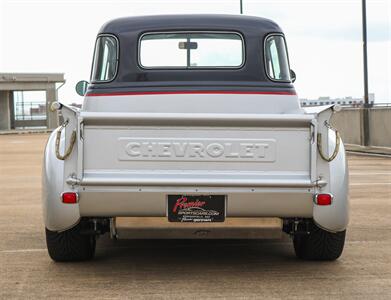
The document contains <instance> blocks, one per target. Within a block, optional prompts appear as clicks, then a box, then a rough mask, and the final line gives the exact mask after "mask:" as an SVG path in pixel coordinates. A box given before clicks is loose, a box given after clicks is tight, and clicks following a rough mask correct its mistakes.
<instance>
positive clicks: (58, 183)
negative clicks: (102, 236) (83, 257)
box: [42, 106, 80, 231]
mask: <svg viewBox="0 0 391 300" xmlns="http://www.w3.org/2000/svg"><path fill="white" fill-rule="evenodd" d="M61 112H62V115H63V117H64V120H68V122H69V123H68V125H67V126H66V127H65V128H64V130H63V132H62V135H61V139H60V153H64V151H65V147H68V146H69V142H70V136H71V134H72V132H73V130H75V129H76V128H77V113H78V112H77V110H75V109H73V108H70V107H67V106H61ZM60 128H61V127H59V128H57V129H55V130H54V131H53V132H52V133H51V135H50V137H49V139H48V142H47V144H46V148H45V153H44V159H43V168H42V173H43V174H42V204H43V217H44V222H45V226H46V228H47V229H49V230H51V231H63V230H66V229H68V228H71V227H73V226H74V225H76V224H77V223H78V222H79V219H80V212H79V204H78V203H76V204H64V203H62V199H61V194H62V193H63V192H67V191H73V192H78V191H77V190H76V189H75V188H74V187H72V186H69V185H68V184H66V183H65V175H66V174H67V173H68V172H69V171H67V169H72V168H75V166H76V163H77V142H76V143H75V145H74V148H73V150H72V153H71V155H70V156H69V157H68V158H67V159H66V160H60V159H58V158H57V156H56V151H55V147H56V136H57V132H58V131H59V130H60Z"/></svg>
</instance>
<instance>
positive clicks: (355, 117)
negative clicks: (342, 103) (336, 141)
mask: <svg viewBox="0 0 391 300" xmlns="http://www.w3.org/2000/svg"><path fill="white" fill-rule="evenodd" d="M360 111H361V110H360V109H350V108H347V109H343V110H342V111H340V112H339V113H336V114H334V115H333V117H332V119H331V124H332V125H333V126H334V127H335V128H337V129H338V131H339V132H340V134H341V137H342V140H343V141H344V143H346V144H354V145H361V117H360Z"/></svg>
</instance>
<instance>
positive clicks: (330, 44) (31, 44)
mask: <svg viewBox="0 0 391 300" xmlns="http://www.w3.org/2000/svg"><path fill="white" fill-rule="evenodd" d="M243 2H244V14H246V15H253V16H262V17H266V18H270V19H273V20H274V21H276V22H277V23H278V24H279V25H280V26H281V27H282V28H283V30H284V32H285V35H286V39H287V42H288V49H289V55H290V63H291V68H292V69H293V70H295V72H296V74H297V81H296V83H295V86H296V90H297V92H298V94H299V97H301V98H318V97H319V96H331V97H345V96H353V97H362V94H363V83H362V82H363V80H362V76H363V75H362V42H361V0H258V1H255V0H252V1H251V0H244V1H243ZM367 9H368V12H367V14H368V39H369V44H368V54H369V91H370V92H373V93H375V95H376V101H377V102H385V101H388V102H391V0H367ZM238 12H239V0H235V1H233V0H208V1H207V0H200V1H196V0H182V1H178V0H177V1H173V0H171V1H170V0H160V1H158V0H143V1H136V0H112V1H108V0H94V1H93V0H0V72H60V73H65V77H66V80H67V83H66V85H65V86H63V87H62V88H61V89H60V92H59V97H60V100H62V101H64V102H67V103H70V102H80V101H81V97H79V96H78V95H77V94H76V93H75V92H74V85H75V84H76V82H77V81H79V80H81V79H86V80H88V79H89V75H90V67H91V59H92V53H93V46H94V42H95V37H96V34H97V32H98V30H99V28H100V26H101V25H102V24H103V23H104V22H106V21H107V20H110V19H113V18H117V17H123V16H134V15H151V14H171V13H227V14H236V13H238Z"/></svg>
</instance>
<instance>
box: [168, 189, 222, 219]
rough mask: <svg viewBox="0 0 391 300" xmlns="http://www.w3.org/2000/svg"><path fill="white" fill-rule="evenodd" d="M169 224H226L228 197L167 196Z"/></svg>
mask: <svg viewBox="0 0 391 300" xmlns="http://www.w3.org/2000/svg"><path fill="white" fill-rule="evenodd" d="M166 207H167V219H168V221H169V222H181V223H214V222H224V221H225V216H226V208H227V196H226V195H180V194H177V195H167V206H166Z"/></svg>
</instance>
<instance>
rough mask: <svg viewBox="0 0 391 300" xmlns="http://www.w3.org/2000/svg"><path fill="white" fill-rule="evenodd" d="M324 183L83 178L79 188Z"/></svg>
mask: <svg viewBox="0 0 391 300" xmlns="http://www.w3.org/2000/svg"><path fill="white" fill-rule="evenodd" d="M325 184H326V182H324V181H321V182H311V180H309V179H308V180H265V179H260V180H254V179H252V180H249V179H245V180H240V179H215V178H214V179H211V178H141V179H140V178H107V177H106V178H102V177H100V178H83V180H81V182H80V185H81V186H139V187H142V186H197V187H254V188H255V187H280V188H311V187H315V186H319V185H320V186H322V185H325Z"/></svg>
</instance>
